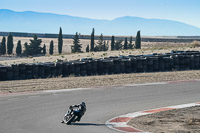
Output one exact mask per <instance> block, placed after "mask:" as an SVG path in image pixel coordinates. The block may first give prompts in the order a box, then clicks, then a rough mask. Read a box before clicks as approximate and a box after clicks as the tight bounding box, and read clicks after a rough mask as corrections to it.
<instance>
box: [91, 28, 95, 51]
mask: <svg viewBox="0 0 200 133" xmlns="http://www.w3.org/2000/svg"><path fill="white" fill-rule="evenodd" d="M90 51H94V28H93V29H92V34H91V43H90Z"/></svg>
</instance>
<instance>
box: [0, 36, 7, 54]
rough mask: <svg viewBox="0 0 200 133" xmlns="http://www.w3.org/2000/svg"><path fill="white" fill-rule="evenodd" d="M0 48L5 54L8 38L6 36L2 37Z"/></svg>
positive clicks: (1, 52)
mask: <svg viewBox="0 0 200 133" xmlns="http://www.w3.org/2000/svg"><path fill="white" fill-rule="evenodd" d="M0 50H1V51H0V54H1V55H5V54H6V38H5V37H3V38H2V42H1V48H0Z"/></svg>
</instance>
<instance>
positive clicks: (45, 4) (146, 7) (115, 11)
mask: <svg viewBox="0 0 200 133" xmlns="http://www.w3.org/2000/svg"><path fill="white" fill-rule="evenodd" d="M0 9H11V10H14V11H37V12H48V13H56V14H66V15H71V16H79V17H87V18H94V19H114V18H117V17H122V16H137V17H144V18H158V19H169V20H177V21H181V22H184V23H187V24H191V25H194V26H197V27H199V28H200V0H0Z"/></svg>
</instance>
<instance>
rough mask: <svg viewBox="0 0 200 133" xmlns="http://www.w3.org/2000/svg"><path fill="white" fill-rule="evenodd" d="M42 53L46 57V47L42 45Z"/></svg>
mask: <svg viewBox="0 0 200 133" xmlns="http://www.w3.org/2000/svg"><path fill="white" fill-rule="evenodd" d="M42 51H43V52H42V53H43V54H44V55H46V53H47V51H46V45H45V44H44V46H43V48H42Z"/></svg>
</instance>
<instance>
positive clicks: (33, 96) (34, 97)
mask: <svg viewBox="0 0 200 133" xmlns="http://www.w3.org/2000/svg"><path fill="white" fill-rule="evenodd" d="M36 97H40V95H37V96H29V97H28V98H36Z"/></svg>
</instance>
